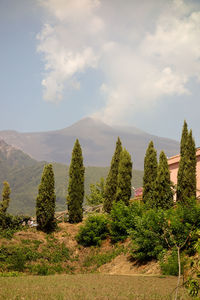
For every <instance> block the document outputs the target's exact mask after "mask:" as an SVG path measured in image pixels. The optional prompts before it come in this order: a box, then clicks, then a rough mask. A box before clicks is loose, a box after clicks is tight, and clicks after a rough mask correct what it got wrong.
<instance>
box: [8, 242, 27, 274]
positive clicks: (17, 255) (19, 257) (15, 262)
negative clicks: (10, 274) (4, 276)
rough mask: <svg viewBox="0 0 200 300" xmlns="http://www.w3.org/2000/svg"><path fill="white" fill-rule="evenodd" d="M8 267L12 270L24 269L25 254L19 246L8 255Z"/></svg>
mask: <svg viewBox="0 0 200 300" xmlns="http://www.w3.org/2000/svg"><path fill="white" fill-rule="evenodd" d="M7 261H8V268H9V269H10V270H13V271H19V272H23V271H24V269H25V263H26V256H25V254H24V252H23V250H22V249H21V248H16V249H15V250H14V251H13V253H12V255H11V256H9V257H8V259H7Z"/></svg>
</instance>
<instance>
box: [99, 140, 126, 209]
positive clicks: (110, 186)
mask: <svg viewBox="0 0 200 300" xmlns="http://www.w3.org/2000/svg"><path fill="white" fill-rule="evenodd" d="M121 152H122V143H121V141H120V138H119V137H118V139H117V142H116V148H115V153H114V155H113V157H112V161H111V166H110V170H109V173H108V176H107V178H106V184H105V194H104V203H103V208H104V211H105V212H107V213H110V211H111V209H112V204H113V201H114V200H115V196H116V190H117V176H118V168H119V161H120V154H121Z"/></svg>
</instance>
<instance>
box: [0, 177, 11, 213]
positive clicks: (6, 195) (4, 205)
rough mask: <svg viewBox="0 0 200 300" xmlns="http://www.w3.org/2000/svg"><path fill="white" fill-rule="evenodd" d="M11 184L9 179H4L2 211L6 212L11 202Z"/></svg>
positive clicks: (0, 209) (0, 210) (0, 207)
mask: <svg viewBox="0 0 200 300" xmlns="http://www.w3.org/2000/svg"><path fill="white" fill-rule="evenodd" d="M10 193H11V190H10V185H9V183H8V182H7V181H4V183H3V190H2V202H1V204H0V205H1V206H0V213H3V214H5V213H6V211H7V209H8V206H9V203H10Z"/></svg>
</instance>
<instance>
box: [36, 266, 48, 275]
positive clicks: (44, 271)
mask: <svg viewBox="0 0 200 300" xmlns="http://www.w3.org/2000/svg"><path fill="white" fill-rule="evenodd" d="M33 270H34V273H36V274H37V275H42V276H46V275H49V274H50V271H49V267H48V266H47V265H46V264H38V265H35V266H34V268H33Z"/></svg>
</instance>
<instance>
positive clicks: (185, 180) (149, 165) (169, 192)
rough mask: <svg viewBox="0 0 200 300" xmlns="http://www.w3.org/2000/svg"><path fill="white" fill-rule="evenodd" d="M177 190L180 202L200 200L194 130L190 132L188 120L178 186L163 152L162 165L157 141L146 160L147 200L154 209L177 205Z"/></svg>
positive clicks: (184, 126)
mask: <svg viewBox="0 0 200 300" xmlns="http://www.w3.org/2000/svg"><path fill="white" fill-rule="evenodd" d="M173 190H174V192H176V200H177V201H182V202H183V203H187V201H188V199H190V198H192V197H196V147H195V141H194V139H193V136H192V130H190V131H189V132H188V127H187V123H186V121H184V124H183V130H182V137H181V143H180V161H179V169H178V176H177V186H176V187H175V186H173V184H172V182H171V181H170V172H169V167H168V161H167V157H166V155H165V153H164V152H163V151H161V153H160V157H159V163H157V152H156V150H155V148H154V145H153V142H152V141H151V142H150V143H149V146H148V148H147V151H146V155H145V159H144V177H143V201H144V203H147V206H149V207H150V208H154V207H157V208H159V207H160V208H164V209H168V208H170V207H171V206H173V194H174V193H173Z"/></svg>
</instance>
